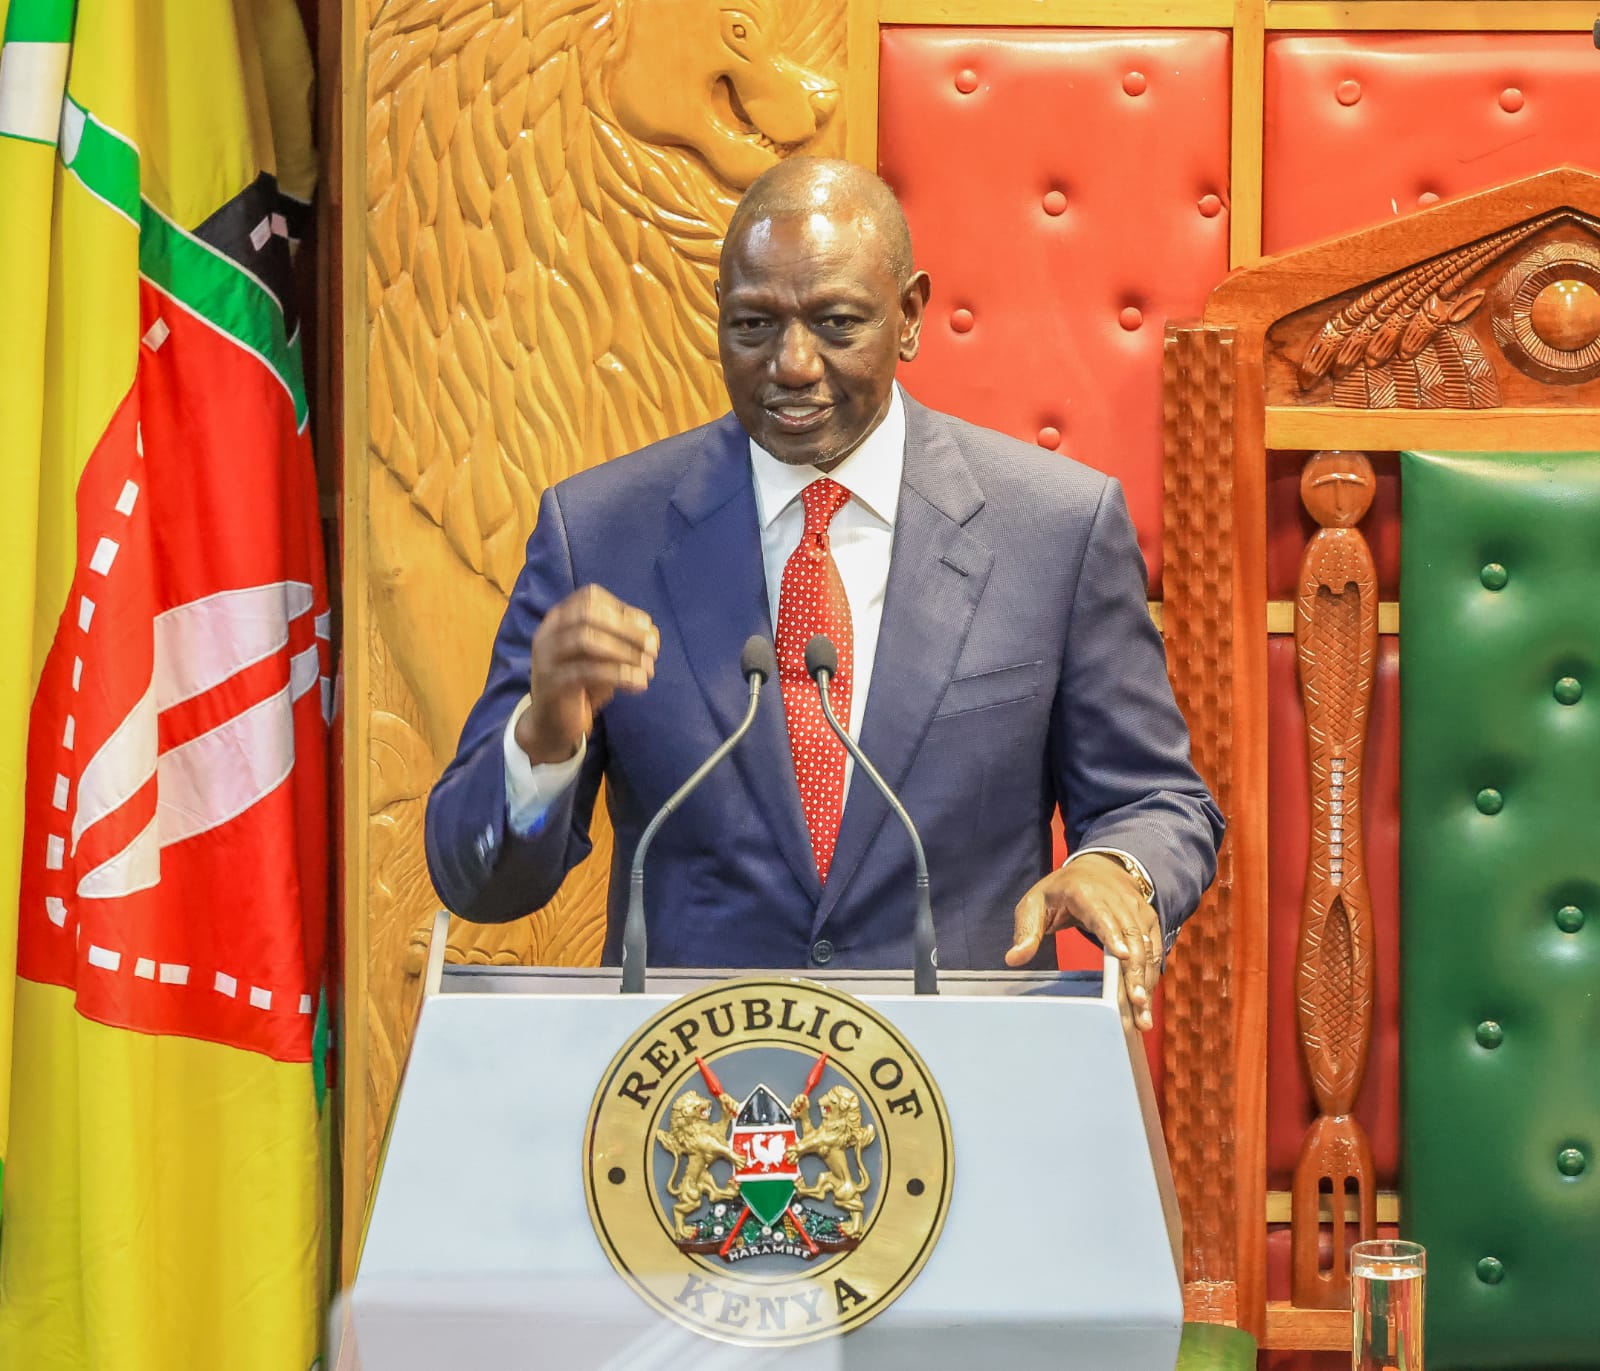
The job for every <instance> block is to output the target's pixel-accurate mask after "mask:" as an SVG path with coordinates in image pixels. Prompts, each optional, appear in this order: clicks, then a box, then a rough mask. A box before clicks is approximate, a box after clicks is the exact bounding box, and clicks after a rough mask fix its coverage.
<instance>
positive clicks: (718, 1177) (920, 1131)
mask: <svg viewBox="0 0 1600 1371" xmlns="http://www.w3.org/2000/svg"><path fill="white" fill-rule="evenodd" d="M585 1142H586V1148H585V1170H584V1177H583V1184H584V1192H585V1194H586V1196H587V1198H588V1201H589V1217H590V1218H591V1219H592V1220H593V1221H594V1229H595V1232H596V1234H598V1235H599V1238H600V1243H601V1246H603V1247H604V1248H605V1251H606V1255H607V1256H608V1257H609V1258H610V1259H611V1264H612V1265H613V1266H615V1267H616V1268H617V1270H618V1271H619V1272H620V1273H621V1274H622V1277H623V1279H624V1280H626V1281H627V1282H628V1284H629V1285H631V1286H632V1287H633V1288H634V1289H635V1290H637V1291H638V1292H639V1294H640V1295H642V1296H643V1297H644V1299H645V1300H646V1301H647V1302H648V1303H649V1304H650V1305H652V1306H653V1307H654V1308H656V1309H658V1310H660V1311H661V1313H663V1314H665V1315H667V1316H668V1317H670V1318H673V1319H676V1320H677V1321H678V1322H679V1323H682V1324H684V1325H686V1326H688V1327H689V1328H692V1329H694V1330H695V1331H696V1332H698V1333H703V1334H705V1335H706V1336H708V1337H712V1338H719V1339H722V1340H723V1341H725V1342H733V1343H741V1344H743V1345H745V1346H751V1347H773V1346H787V1345H791V1344H794V1343H801V1342H809V1341H811V1340H812V1339H814V1338H825V1337H829V1336H831V1335H833V1334H835V1333H843V1332H847V1331H849V1330H850V1329H852V1328H857V1327H859V1326H860V1325H862V1324H864V1323H865V1322H866V1321H867V1320H868V1319H870V1318H872V1317H873V1316H874V1315H876V1314H879V1313H881V1312H882V1311H883V1310H884V1309H886V1308H887V1307H888V1306H889V1305H890V1304H891V1303H893V1301H894V1300H895V1298H896V1297H897V1296H898V1295H899V1294H900V1293H901V1292H902V1291H904V1290H905V1288H906V1287H907V1286H908V1285H910V1284H911V1282H912V1280H913V1279H914V1278H915V1276H916V1274H917V1272H918V1271H920V1270H921V1269H922V1265H923V1263H924V1262H926V1261H927V1260H928V1256H929V1254H930V1253H931V1252H932V1251H933V1245H934V1243H935V1242H937V1241H938V1239H939V1231H940V1229H941V1228H943V1226H944V1216H945V1213H946V1211H947V1210H948V1209H949V1207H950V1183H951V1178H952V1175H953V1166H954V1158H953V1155H952V1152H951V1147H950V1121H949V1117H948V1115H947V1114H946V1113H945V1107H944V1100H943V1098H942V1097H941V1096H940V1094H939V1088H938V1086H936V1085H935V1084H934V1081H933V1077H932V1076H930V1075H929V1074H928V1068H927V1067H926V1066H924V1065H923V1064H922V1059H921V1058H920V1057H918V1056H917V1054H916V1053H915V1052H914V1051H913V1050H912V1049H911V1047H910V1046H909V1045H908V1044H907V1043H906V1041H905V1040H904V1039H903V1038H901V1037H900V1035H899V1034H898V1033H897V1032H895V1030H894V1029H893V1028H892V1027H891V1026H890V1025H889V1024H888V1023H886V1022H885V1021H884V1020H883V1019H882V1018H880V1017H879V1016H878V1015H877V1014H875V1013H874V1012H873V1011H872V1010H871V1009H869V1008H868V1007H867V1006H866V1005H864V1004H862V1003H861V1002H860V1001H859V1000H856V999H853V998H852V997H850V996H849V995H845V994H843V993H841V992H840V991H837V990H833V989H830V988H828V987H826V986H821V985H815V984H813V983H811V982H809V981H799V980H748V981H725V982H723V983H721V984H719V985H716V986H714V987H712V988H710V989H707V990H702V991H698V992H696V993H694V994H691V995H686V996H684V998H683V999H681V1000H678V1001H676V1002H675V1003H674V1004H672V1005H669V1006H668V1007H667V1008H666V1009H664V1010H662V1012H661V1013H659V1014H657V1015H656V1016H655V1017H654V1018H653V1019H651V1020H650V1021H649V1022H648V1023H647V1024H645V1025H644V1027H643V1028H641V1029H640V1030H639V1032H638V1033H637V1034H636V1035H635V1036H634V1038H633V1040H632V1041H631V1042H629V1043H628V1044H627V1046H625V1047H624V1048H623V1049H622V1051H621V1052H619V1053H617V1055H616V1058H615V1059H614V1060H613V1061H612V1063H611V1066H610V1067H609V1068H608V1069H607V1071H606V1075H605V1079H604V1080H603V1081H602V1082H601V1085H600V1089H599V1091H598V1092H597V1093H596V1094H595V1097H594V1105H593V1107H592V1108H591V1109H590V1111H589V1126H588V1130H587V1133H586V1134H585Z"/></svg>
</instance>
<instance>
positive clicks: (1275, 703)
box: [1267, 637, 1400, 1190]
mask: <svg viewBox="0 0 1600 1371" xmlns="http://www.w3.org/2000/svg"><path fill="white" fill-rule="evenodd" d="M1399 660H1400V653H1399V641H1398V639H1395V638H1380V639H1379V640H1378V681H1377V687H1376V689H1375V690H1374V692H1373V702H1372V728H1371V732H1370V733H1369V734H1368V739H1367V755H1366V766H1367V772H1366V778H1365V784H1364V785H1363V787H1362V791H1361V795H1362V799H1363V801H1364V802H1365V804H1366V825H1367V827H1366V839H1367V846H1366V856H1367V883H1368V888H1369V890H1370V891H1371V894H1372V913H1373V918H1374V920H1375V922H1376V924H1377V943H1376V947H1377V958H1378V967H1377V997H1376V998H1377V1003H1376V1007H1375V1011H1374V1013H1375V1032H1374V1035H1373V1040H1372V1053H1371V1055H1370V1057H1369V1058H1368V1060H1367V1077H1366V1080H1365V1082H1364V1083H1363V1084H1362V1087H1361V1096H1360V1098H1359V1099H1358V1100H1357V1101H1356V1117H1357V1118H1358V1119H1360V1121H1361V1123H1362V1125H1363V1126H1364V1127H1365V1128H1366V1129H1367V1134H1368V1137H1369V1138H1370V1139H1371V1142H1372V1155H1373V1162H1374V1164H1375V1165H1376V1166H1377V1170H1378V1185H1379V1187H1380V1188H1382V1189H1385V1190H1392V1189H1394V1188H1395V1185H1396V1177H1397V1172H1398V1169H1399V1155H1400V1133H1399V1129H1400V1079H1399V1070H1400V1029H1399V1008H1400V966H1399V957H1400V950H1399V949H1400V938H1399V912H1400V858H1399V852H1400V817H1399V816H1400V673H1399ZM1267 725H1268V741H1267V752H1268V764H1267V790H1268V796H1269V799H1270V801H1271V804H1270V814H1269V816H1268V822H1267V829H1268V834H1267V837H1268V845H1269V851H1270V853H1271V857H1270V862H1269V869H1268V873H1267V876H1268V888H1267V911H1268V935H1267V940H1268V958H1267V1188H1268V1189H1269V1190H1287V1189H1288V1188H1289V1182H1290V1179H1291V1178H1292V1176H1293V1174H1294V1163H1295V1158H1296V1157H1297V1156H1298V1155H1299V1152H1300V1142H1301V1139H1302V1138H1303V1137H1304V1136H1305V1130H1306V1128H1307V1127H1308V1126H1309V1125H1310V1123H1311V1120H1312V1119H1313V1118H1314V1117H1315V1116H1316V1110H1315V1105H1314V1103H1313V1100H1312V1096H1311V1087H1310V1085H1309V1084H1308V1083H1307V1080H1306V1074H1305V1066H1304V1064H1303V1063H1302V1062H1301V1060H1300V1049H1299V1046H1298V1044H1297V1043H1296V1041H1295V1010H1294V958H1295V945H1296V943H1297V941H1298V939H1299V936H1300V898H1301V895H1302V893H1303V891H1304V885H1305V865H1306V846H1307V833H1308V829H1307V825H1308V824H1309V822H1310V821H1309V818H1308V807H1307V803H1306V745H1305V715H1304V711H1303V710H1302V708H1301V704H1300V688H1299V683H1298V682H1297V680H1296V670H1295V656H1294V639H1292V638H1289V637H1275V638H1273V639H1272V641H1271V642H1270V643H1269V644H1268V647H1267Z"/></svg>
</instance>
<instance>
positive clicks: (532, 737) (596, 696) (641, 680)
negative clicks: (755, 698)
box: [516, 585, 661, 766]
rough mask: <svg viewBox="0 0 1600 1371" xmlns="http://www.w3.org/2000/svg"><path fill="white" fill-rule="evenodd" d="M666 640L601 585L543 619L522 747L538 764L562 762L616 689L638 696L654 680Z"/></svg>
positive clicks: (519, 735)
mask: <svg viewBox="0 0 1600 1371" xmlns="http://www.w3.org/2000/svg"><path fill="white" fill-rule="evenodd" d="M660 646H661V634H660V633H659V632H658V631H657V630H656V626H655V624H654V623H652V622H651V619H650V616H649V615H648V614H646V613H645V612H644V611H643V610H642V609H635V608H633V606H631V605H625V604H623V602H622V601H621V600H619V599H617V597H616V596H615V595H613V594H612V593H611V592H610V591H608V590H605V589H603V588H602V587H600V586H596V585H588V586H583V587H581V588H580V589H578V590H575V591H573V592H572V594H571V595H569V596H567V598H566V599H564V600H563V601H561V603H560V604H558V605H557V606H556V607H555V608H554V609H552V610H551V611H550V612H549V613H548V614H546V615H545V616H544V621H543V622H542V623H541V624H540V625H539V628H538V630H537V631H536V632H535V633H534V635H533V653H532V661H531V662H530V664H529V667H528V693H529V695H531V696H532V698H533V704H532V706H531V707H530V708H528V709H526V710H524V711H523V713H522V717H521V718H520V719H518V720H517V728H516V739H517V746H518V747H520V748H521V749H522V750H523V751H524V752H526V753H527V754H528V760H529V761H531V762H532V763H533V764H534V765H535V766H538V765H541V764H543V763H548V762H564V761H566V760H568V759H569V758H570V757H571V756H572V754H573V753H574V752H576V751H577V750H578V744H579V742H581V741H582V740H583V739H584V738H586V737H588V736H589V730H590V729H592V728H593V727H594V716H595V715H596V714H598V713H599V712H600V710H602V709H604V708H605V706H606V703H607V702H608V701H609V700H610V699H611V697H612V696H613V695H615V694H616V693H617V692H618V691H619V690H620V691H623V692H626V693H637V692H638V691H641V690H643V689H644V688H645V687H646V686H647V685H649V684H650V678H651V677H652V676H654V675H655V670H656V651H657V649H659V648H660Z"/></svg>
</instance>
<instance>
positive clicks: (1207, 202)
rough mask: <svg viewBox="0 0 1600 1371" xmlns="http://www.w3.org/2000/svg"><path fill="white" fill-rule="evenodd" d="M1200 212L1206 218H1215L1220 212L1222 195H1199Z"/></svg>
mask: <svg viewBox="0 0 1600 1371" xmlns="http://www.w3.org/2000/svg"><path fill="white" fill-rule="evenodd" d="M1200 213H1201V214H1203V215H1204V216H1205V217H1206V218H1207V219H1215V218H1216V217H1217V216H1218V215H1219V214H1221V213H1222V197H1221V196H1220V195H1202V196H1201V197H1200Z"/></svg>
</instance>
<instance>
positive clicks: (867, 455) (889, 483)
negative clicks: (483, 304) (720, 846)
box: [505, 385, 1149, 881]
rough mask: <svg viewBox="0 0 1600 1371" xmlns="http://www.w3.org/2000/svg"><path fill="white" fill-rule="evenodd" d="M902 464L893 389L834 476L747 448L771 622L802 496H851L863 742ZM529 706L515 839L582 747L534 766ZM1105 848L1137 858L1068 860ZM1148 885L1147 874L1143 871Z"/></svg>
mask: <svg viewBox="0 0 1600 1371" xmlns="http://www.w3.org/2000/svg"><path fill="white" fill-rule="evenodd" d="M905 462H906V411H905V405H904V403H903V402H902V400H901V394H900V387H899V386H898V385H897V386H895V387H894V390H893V392H892V394H891V396H890V399H889V408H888V410H887V411H886V412H885V413H884V416H883V419H882V420H881V422H880V423H879V424H878V426H877V427H876V428H875V429H873V430H872V432H871V433H869V434H868V435H867V436H866V438H864V439H863V440H862V443H861V446H860V447H858V448H857V449H856V450H855V451H854V452H852V453H851V454H850V455H849V456H848V457H846V458H845V459H844V461H842V462H840V463H839V465H838V466H836V467H835V468H834V469H833V470H832V471H829V472H823V471H818V470H817V469H816V467H810V466H793V465H791V464H789V463H786V462H780V461H779V460H778V459H777V458H776V457H774V456H773V455H772V454H771V453H769V452H767V451H766V450H765V449H764V448H761V447H758V446H757V445H756V443H755V440H754V439H752V440H751V442H750V471H751V475H752V478H753V480H754V483H755V496H756V519H757V521H758V522H759V524H760V526H761V565H762V570H763V571H764V572H765V573H766V578H767V608H768V610H769V611H770V613H771V622H772V623H774V624H776V623H777V622H778V599H779V596H780V594H781V592H782V589H783V569H784V567H785V566H786V565H788V562H789V557H790V555H791V554H792V553H793V552H794V550H795V548H797V547H798V546H799V545H800V535H801V534H802V533H804V532H805V518H806V516H805V506H804V504H803V503H802V502H801V499H800V493H801V492H802V491H803V490H804V489H805V488H806V487H807V486H808V485H810V484H811V483H812V482H813V481H819V480H821V479H822V478H823V477H824V476H827V477H829V478H831V479H832V480H834V481H836V482H837V483H838V484H839V485H841V486H843V487H844V488H845V489H846V490H848V491H849V492H850V500H849V502H848V503H847V504H845V505H844V506H843V507H842V508H841V509H840V510H839V512H838V513H837V514H835V515H834V516H833V522H832V523H831V524H830V525H829V526H828V542H829V546H830V547H831V549H832V551H833V560H834V563H835V564H836V565H837V566H838V568H839V579H840V580H841V581H842V582H843V583H844V593H845V598H846V599H847V600H848V601H849V602H850V623H851V629H852V632H853V635H854V639H855V644H854V645H855V667H854V672H855V675H854V679H853V681H852V688H851V691H850V718H849V720H848V722H847V724H846V727H847V728H848V730H849V732H850V736H851V737H852V738H855V739H858V740H859V739H860V737H861V721H862V720H863V719H864V718H865V717H866V712H867V691H868V689H869V687H870V685H871V683H872V666H873V662H874V660H875V659H876V657H877V653H878V629H879V627H880V625H881V624H882V623H883V599H884V591H885V589H886V588H887V586H888V584H889V559H890V553H891V552H892V551H893V548H894V523H895V516H896V514H897V513H898V512H899V508H900V480H901V477H902V475H903V474H904V472H905ZM531 703H532V701H531V700H530V699H529V698H528V697H527V696H526V695H524V696H523V697H522V701H521V703H520V704H518V706H517V707H516V709H514V710H513V711H512V713H511V718H510V719H509V720H508V721H507V723H506V730H505V756H506V810H507V816H508V819H509V822H510V825H511V827H512V829H513V830H514V831H516V832H517V833H522V834H527V833H529V832H531V831H532V830H533V829H534V828H535V827H537V825H538V823H539V821H540V820H541V819H542V818H543V817H544V814H545V811H546V810H548V809H549V807H550V805H551V804H552V803H553V802H554V801H555V800H556V799H557V797H559V796H560V794H561V793H562V791H564V790H565V789H566V788H567V787H568V786H569V785H571V784H572V783H573V782H574V781H576V780H577V778H578V771H579V768H580V767H581V766H582V764H583V756H584V751H585V744H584V743H582V742H580V743H579V744H578V750H577V752H575V753H574V754H573V756H572V757H571V759H570V760H568V761H565V762H555V763H550V764H548V765H543V766H534V765H533V763H532V762H530V761H529V760H528V754H527V753H525V752H524V751H523V750H522V749H521V748H520V747H518V746H517V741H516V727H517V720H518V719H519V718H520V717H521V716H522V711H523V710H525V709H527V708H528V706H529V705H530V704H531ZM854 771H855V760H854V759H853V758H848V757H847V758H846V759H845V773H844V789H845V794H846V795H847V796H848V795H849V793H850V781H851V777H852V775H853V774H854ZM1091 852H1105V853H1108V854H1110V855H1112V856H1115V857H1117V858H1119V859H1122V858H1126V859H1127V860H1130V861H1133V862H1134V864H1135V865H1136V866H1137V867H1138V868H1139V870H1140V871H1141V872H1143V871H1144V866H1143V864H1142V863H1140V862H1139V861H1138V860H1137V859H1136V858H1133V857H1131V856H1130V855H1129V854H1127V853H1124V852H1122V851H1120V850H1118V849H1112V848H1084V849H1083V850H1082V851H1080V852H1075V853H1073V854H1072V856H1071V857H1069V858H1068V859H1067V860H1068V861H1071V860H1073V859H1074V858H1076V857H1087V856H1088V855H1089V854H1090V853H1091ZM1145 879H1146V880H1147V881H1148V880H1149V876H1148V873H1146V875H1145Z"/></svg>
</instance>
